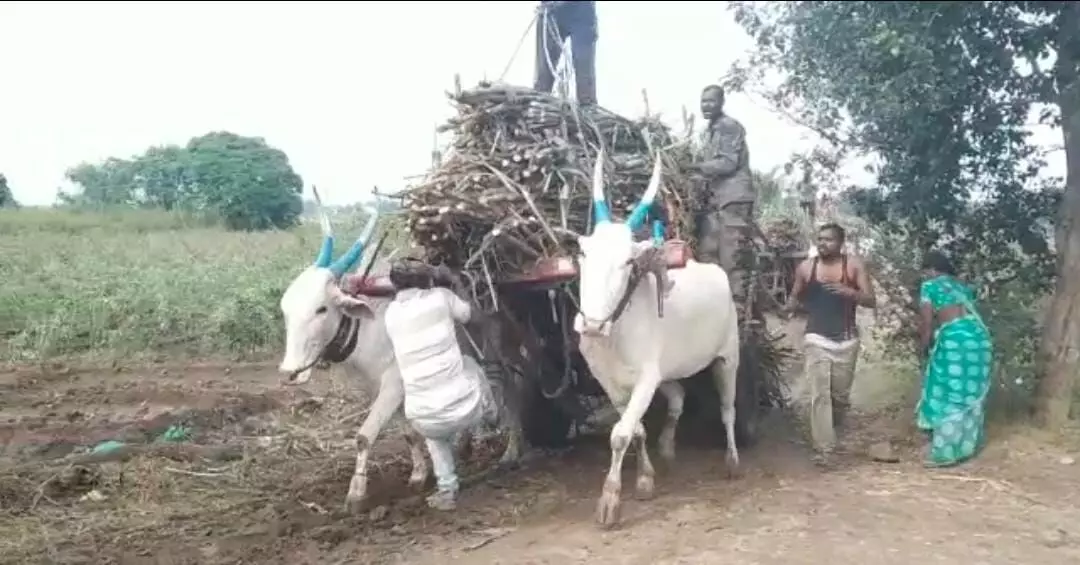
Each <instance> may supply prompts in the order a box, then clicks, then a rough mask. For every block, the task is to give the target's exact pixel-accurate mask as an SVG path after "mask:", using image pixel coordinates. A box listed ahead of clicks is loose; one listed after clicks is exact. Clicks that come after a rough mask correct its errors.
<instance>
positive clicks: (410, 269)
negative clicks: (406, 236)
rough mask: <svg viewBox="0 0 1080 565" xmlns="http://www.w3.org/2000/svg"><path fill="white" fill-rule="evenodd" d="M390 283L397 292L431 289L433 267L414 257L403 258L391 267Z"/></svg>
mask: <svg viewBox="0 0 1080 565" xmlns="http://www.w3.org/2000/svg"><path fill="white" fill-rule="evenodd" d="M390 283H391V284H393V285H394V288H395V289H396V290H399V291H400V290H408V289H410V288H419V289H428V288H431V267H429V266H428V265H427V263H424V262H423V261H421V260H419V259H416V258H413V257H403V258H401V259H399V260H397V261H395V262H394V264H393V265H392V266H391V267H390Z"/></svg>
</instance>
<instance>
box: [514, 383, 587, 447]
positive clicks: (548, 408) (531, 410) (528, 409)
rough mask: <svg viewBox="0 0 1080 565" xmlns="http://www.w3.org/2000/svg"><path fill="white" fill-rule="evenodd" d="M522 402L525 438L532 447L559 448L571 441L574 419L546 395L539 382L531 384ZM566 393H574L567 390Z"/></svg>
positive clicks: (522, 422) (522, 421)
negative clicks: (571, 428)
mask: <svg viewBox="0 0 1080 565" xmlns="http://www.w3.org/2000/svg"><path fill="white" fill-rule="evenodd" d="M525 394H526V397H525V399H524V402H522V410H523V412H524V413H523V414H522V415H521V425H522V428H523V430H522V431H524V433H525V440H526V441H528V442H529V445H530V446H532V447H541V448H558V447H565V446H567V445H568V444H569V443H570V439H569V435H570V427H571V426H573V425H574V420H573V419H572V418H571V417H570V416H568V415H567V414H566V412H565V411H564V410H563V409H562V408H561V407H560V406H559V405H558V403H557V402H556V401H555V400H550V399H547V398H545V397H544V394H543V393H542V392H541V391H540V386H539V384H531V383H530V384H529V385H528V390H527V391H526V393H525ZM566 394H574V393H573V391H567V392H566Z"/></svg>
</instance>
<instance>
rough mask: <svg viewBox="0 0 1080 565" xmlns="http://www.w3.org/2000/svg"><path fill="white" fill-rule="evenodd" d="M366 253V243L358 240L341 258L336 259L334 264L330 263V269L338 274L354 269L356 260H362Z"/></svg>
mask: <svg viewBox="0 0 1080 565" xmlns="http://www.w3.org/2000/svg"><path fill="white" fill-rule="evenodd" d="M363 254H364V244H363V243H361V242H359V241H357V242H356V243H354V244H353V245H352V247H350V248H349V250H348V251H346V252H345V254H344V255H342V256H341V258H340V259H338V260H337V261H334V264H333V265H330V270H331V271H332V272H333V273H334V274H335V275H337V276H341V275H343V274H345V272H346V271H348V270H350V269H352V268H353V267H354V266H355V265H356V262H357V261H359V260H360V257H361V256H362V255H363Z"/></svg>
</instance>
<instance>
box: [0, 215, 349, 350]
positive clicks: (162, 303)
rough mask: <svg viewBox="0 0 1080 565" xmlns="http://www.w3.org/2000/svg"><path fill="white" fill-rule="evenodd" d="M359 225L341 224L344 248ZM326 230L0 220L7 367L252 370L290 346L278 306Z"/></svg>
mask: <svg viewBox="0 0 1080 565" xmlns="http://www.w3.org/2000/svg"><path fill="white" fill-rule="evenodd" d="M357 224H359V219H358V218H345V219H341V220H337V222H336V226H335V228H336V230H335V231H336V232H337V233H338V234H339V236H340V237H339V239H342V240H347V239H348V236H349V235H352V234H355V233H357V232H358V231H359V226H358V225H357ZM320 238H321V236H320V234H319V231H318V227H317V225H315V224H308V225H304V226H301V227H298V228H296V229H293V230H290V231H277V232H259V233H244V232H229V231H225V230H224V229H221V228H220V227H216V226H214V225H212V224H209V223H207V222H204V221H200V220H198V219H196V218H191V217H186V216H181V215H176V214H169V213H167V212H160V211H130V210H129V211H111V212H75V211H65V210H52V209H23V210H4V211H0V258H2V259H0V280H2V281H3V284H2V285H0V336H2V337H3V341H0V361H6V362H8V363H36V362H42V361H47V360H53V359H58V358H60V359H71V358H78V359H80V360H84V361H113V360H123V359H133V358H138V359H151V360H153V359H156V358H160V357H163V356H170V355H183V356H186V357H196V358H218V357H224V358H230V359H249V358H254V357H259V356H262V355H265V354H266V353H267V352H269V351H272V350H276V349H277V348H280V346H281V344H282V343H283V341H284V328H283V325H282V322H281V317H280V311H279V309H278V300H279V299H280V297H281V293H282V292H284V290H285V287H286V286H287V285H288V284H289V282H290V281H291V280H292V278H293V277H295V276H296V274H297V273H299V272H300V270H301V269H303V268H304V267H305V266H307V265H308V264H310V262H311V261H312V260H314V258H315V254H316V252H317V250H318V246H319V242H320Z"/></svg>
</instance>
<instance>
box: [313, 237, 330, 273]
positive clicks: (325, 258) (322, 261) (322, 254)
mask: <svg viewBox="0 0 1080 565" xmlns="http://www.w3.org/2000/svg"><path fill="white" fill-rule="evenodd" d="M333 255H334V236H325V237H323V242H322V246H320V247H319V254H318V255H317V256H316V257H315V266H316V267H325V266H327V265H329V264H330V260H331V259H332V258H333Z"/></svg>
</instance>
